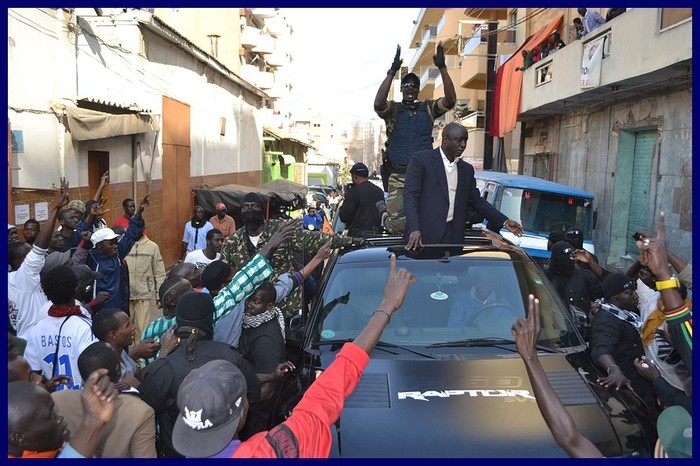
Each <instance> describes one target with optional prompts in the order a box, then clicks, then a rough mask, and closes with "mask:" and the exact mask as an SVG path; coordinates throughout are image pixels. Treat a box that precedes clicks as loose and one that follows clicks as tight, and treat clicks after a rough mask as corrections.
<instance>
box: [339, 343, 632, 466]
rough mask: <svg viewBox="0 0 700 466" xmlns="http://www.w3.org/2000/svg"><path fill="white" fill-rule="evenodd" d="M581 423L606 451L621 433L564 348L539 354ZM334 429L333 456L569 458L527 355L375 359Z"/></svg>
mask: <svg viewBox="0 0 700 466" xmlns="http://www.w3.org/2000/svg"><path fill="white" fill-rule="evenodd" d="M541 360H542V364H543V366H544V368H545V371H546V373H547V377H548V378H549V380H550V382H551V384H552V386H553V387H554V390H555V391H556V393H557V395H558V396H559V398H560V399H561V400H562V402H563V403H564V406H565V407H566V408H567V410H568V411H569V412H570V413H571V415H572V416H573V418H574V421H575V423H576V425H577V426H578V428H579V430H580V431H581V432H582V433H583V434H584V435H585V436H586V437H588V438H589V439H590V440H591V441H592V442H593V443H594V444H596V445H597V446H598V448H599V449H601V451H602V452H603V454H604V455H606V456H619V455H621V448H620V440H619V439H618V435H617V433H616V432H615V430H614V429H613V427H612V424H611V422H610V419H609V417H608V415H607V414H606V413H605V412H604V411H603V410H602V409H601V406H602V405H601V404H599V402H598V399H597V398H596V396H595V394H594V393H593V391H591V389H589V388H588V384H587V382H586V381H585V380H584V378H583V377H582V376H581V375H579V372H577V371H576V370H575V369H573V368H572V366H571V364H569V363H568V362H567V361H566V359H565V356H564V355H546V356H542V357H541ZM335 427H336V428H335V429H333V428H332V429H333V430H334V445H333V449H332V452H331V456H341V457H351V458H353V457H354V458H357V457H360V458H363V457H366V458H376V457H519V458H525V457H566V454H565V453H564V451H563V450H562V449H561V448H559V447H558V446H557V445H556V443H555V442H554V440H553V438H552V435H551V433H550V431H549V429H548V428H547V425H546V424H545V422H544V420H543V418H542V415H541V414H540V412H539V410H538V408H537V404H536V401H535V398H534V397H533V391H532V387H531V385H530V382H529V380H528V377H527V373H526V371H525V367H524V365H523V362H522V361H521V360H520V358H519V357H518V356H517V354H516V355H515V356H514V357H513V358H499V359H488V360H448V361H435V360H396V359H393V360H384V359H372V360H371V361H370V363H369V365H368V366H367V368H366V369H365V371H364V373H363V375H362V379H361V381H360V383H359V384H358V386H357V387H356V389H355V391H354V392H353V393H352V394H351V395H350V397H348V399H347V400H346V403H345V408H344V409H343V412H342V414H341V416H340V419H339V421H338V424H337V426H335Z"/></svg>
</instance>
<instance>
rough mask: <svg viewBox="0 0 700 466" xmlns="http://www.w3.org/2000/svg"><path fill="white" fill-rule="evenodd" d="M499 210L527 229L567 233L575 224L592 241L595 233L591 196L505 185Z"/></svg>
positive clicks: (585, 237)
mask: <svg viewBox="0 0 700 466" xmlns="http://www.w3.org/2000/svg"><path fill="white" fill-rule="evenodd" d="M499 210H500V211H501V212H503V214H504V215H505V216H507V217H508V218H511V219H513V220H516V221H518V222H519V223H520V224H521V225H522V226H523V228H524V229H525V230H528V231H532V232H536V233H541V234H549V233H550V232H552V231H558V232H561V233H564V232H566V230H568V229H569V228H571V227H574V226H575V227H579V228H581V229H582V231H583V238H584V239H587V240H590V239H591V236H592V233H591V230H592V229H593V209H592V202H591V199H587V198H583V197H577V196H568V195H563V194H555V193H550V192H545V191H537V190H534V189H522V188H504V189H503V194H502V196H501V205H500V209H499Z"/></svg>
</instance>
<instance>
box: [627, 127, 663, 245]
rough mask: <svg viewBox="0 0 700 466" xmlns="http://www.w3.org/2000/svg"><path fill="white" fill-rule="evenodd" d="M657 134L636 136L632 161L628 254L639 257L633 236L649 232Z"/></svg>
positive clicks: (646, 133)
mask: <svg viewBox="0 0 700 466" xmlns="http://www.w3.org/2000/svg"><path fill="white" fill-rule="evenodd" d="M656 138H657V132H656V131H644V132H639V133H637V134H636V135H635V144H634V159H633V161H632V174H631V175H632V189H631V192H630V199H629V221H628V223H627V235H626V238H627V253H628V254H630V255H632V256H635V257H636V256H637V255H638V251H637V246H636V245H635V243H634V239H633V238H632V235H633V234H634V233H635V232H637V231H644V232H647V233H653V232H651V231H649V229H650V225H651V223H650V222H649V208H650V206H651V204H650V199H649V191H650V187H651V168H652V167H651V162H652V159H653V158H654V146H655V144H656Z"/></svg>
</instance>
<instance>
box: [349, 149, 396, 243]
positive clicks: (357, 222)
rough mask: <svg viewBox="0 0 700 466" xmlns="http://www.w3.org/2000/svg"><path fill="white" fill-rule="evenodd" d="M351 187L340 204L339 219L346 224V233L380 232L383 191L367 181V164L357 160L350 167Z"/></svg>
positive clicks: (353, 234)
mask: <svg viewBox="0 0 700 466" xmlns="http://www.w3.org/2000/svg"><path fill="white" fill-rule="evenodd" d="M350 176H351V177H352V184H353V187H352V189H351V190H350V191H348V195H347V196H346V197H345V200H344V201H343V205H342V206H340V211H339V214H340V220H342V221H343V223H345V224H346V225H347V229H348V235H350V236H361V235H362V233H381V230H382V228H381V223H382V211H383V210H385V207H384V205H385V204H384V191H382V188H380V187H379V186H376V185H374V184H373V183H371V182H370V181H369V170H368V169H367V166H366V165H365V164H364V163H362V162H358V163H356V164H355V165H353V166H352V168H351V169H350Z"/></svg>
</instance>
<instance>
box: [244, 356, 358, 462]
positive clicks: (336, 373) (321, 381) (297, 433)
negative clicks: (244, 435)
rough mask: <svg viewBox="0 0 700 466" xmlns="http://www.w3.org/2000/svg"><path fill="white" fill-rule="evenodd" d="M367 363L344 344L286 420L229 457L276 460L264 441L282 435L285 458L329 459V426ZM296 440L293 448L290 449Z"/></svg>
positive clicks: (272, 451) (341, 408)
mask: <svg viewBox="0 0 700 466" xmlns="http://www.w3.org/2000/svg"><path fill="white" fill-rule="evenodd" d="M368 362H369V356H368V355H367V353H365V352H364V351H363V350H362V349H360V347H359V346H357V345H355V344H353V343H346V344H345V345H344V346H343V348H342V349H341V350H340V352H339V353H338V355H337V356H336V358H335V361H333V363H332V364H330V365H329V366H328V369H326V370H325V371H324V372H323V374H321V376H320V377H319V378H318V379H316V381H315V382H314V383H313V384H311V386H310V387H309V389H308V390H307V391H306V393H305V394H304V397H303V398H302V399H301V401H300V402H299V404H298V405H297V406H296V408H294V411H292V415H291V416H290V417H289V419H287V420H286V421H284V422H283V423H282V424H280V425H279V426H277V427H275V428H273V429H272V430H271V431H268V432H259V433H257V434H255V435H254V436H253V437H251V438H249V439H248V440H246V441H245V442H243V443H241V445H240V446H239V447H238V448H236V450H235V451H234V453H233V455H232V457H233V458H277V457H278V454H277V452H276V451H275V449H274V448H273V446H272V445H271V444H270V442H268V441H267V439H266V437H267V436H268V434H270V435H271V436H272V437H273V438H278V437H277V434H281V438H282V442H280V444H279V446H280V447H281V448H283V449H285V450H286V451H287V454H285V456H287V457H289V456H292V457H298V458H328V455H329V454H330V449H331V444H332V439H331V429H330V426H331V425H332V424H334V423H335V421H337V420H338V417H340V412H341V411H342V410H343V405H344V403H345V398H347V397H348V396H349V395H350V393H352V391H353V390H354V389H355V387H356V386H357V384H358V382H359V381H360V376H361V375H362V371H363V370H364V368H365V366H367V363H368ZM285 428H286V429H285ZM285 430H288V431H291V434H292V436H285V435H284V431H285ZM276 431H277V432H276ZM295 438H296V445H297V446H296V447H294V446H293V444H294V439H295ZM284 440H290V441H288V442H285V441H284ZM294 450H296V451H294Z"/></svg>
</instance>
